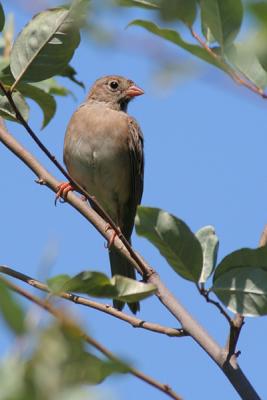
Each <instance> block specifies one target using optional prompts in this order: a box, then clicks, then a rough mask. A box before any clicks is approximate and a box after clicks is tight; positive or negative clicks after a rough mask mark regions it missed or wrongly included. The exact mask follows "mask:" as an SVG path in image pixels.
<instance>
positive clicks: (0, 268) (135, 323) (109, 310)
mask: <svg viewBox="0 0 267 400" xmlns="http://www.w3.org/2000/svg"><path fill="white" fill-rule="evenodd" d="M0 272H2V273H3V274H6V275H9V276H12V277H13V278H16V279H19V280H20V281H22V282H25V283H27V284H28V285H30V286H33V287H35V288H37V289H40V290H42V291H43V292H47V293H51V292H50V290H49V288H48V286H47V285H46V284H44V283H42V282H40V281H38V280H36V279H34V278H31V277H30V276H28V275H25V274H22V273H21V272H19V271H16V270H14V269H12V268H9V267H7V266H5V265H0ZM53 295H54V296H58V297H62V298H63V299H66V300H69V301H71V302H73V303H75V304H81V305H82V306H86V307H90V308H93V309H95V310H98V311H101V312H104V313H105V314H108V315H111V316H113V317H115V318H118V319H120V320H121V321H125V322H128V323H129V324H130V325H132V327H133V328H142V329H146V330H148V331H151V332H156V333H161V334H164V335H167V336H170V337H183V336H188V335H187V334H186V332H185V331H184V330H183V329H176V328H170V327H167V326H162V325H160V324H155V323H153V322H147V321H144V320H142V319H139V318H136V317H134V316H132V315H128V314H126V313H124V312H122V311H119V310H117V309H116V308H114V307H112V306H111V305H109V304H103V303H98V302H96V301H93V300H90V299H88V298H85V297H82V296H77V295H76V294H73V293H70V292H60V293H53Z"/></svg>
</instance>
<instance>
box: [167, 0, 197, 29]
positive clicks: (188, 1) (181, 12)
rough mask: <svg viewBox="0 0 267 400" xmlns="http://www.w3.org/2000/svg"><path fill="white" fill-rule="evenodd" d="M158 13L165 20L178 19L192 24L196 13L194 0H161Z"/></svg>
mask: <svg viewBox="0 0 267 400" xmlns="http://www.w3.org/2000/svg"><path fill="white" fill-rule="evenodd" d="M160 15H161V17H162V19H164V20H166V21H173V20H175V19H178V20H181V21H183V22H184V23H185V24H186V25H189V26H192V25H193V23H194V21H195V19H196V15H197V5H196V0H161V1H160Z"/></svg>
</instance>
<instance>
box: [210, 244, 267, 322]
mask: <svg viewBox="0 0 267 400" xmlns="http://www.w3.org/2000/svg"><path fill="white" fill-rule="evenodd" d="M212 291H213V292H214V293H215V294H216V295H217V296H218V297H219V299H220V300H221V301H222V302H223V303H224V304H225V305H226V306H227V307H228V308H229V309H230V310H232V311H234V312H239V313H240V314H242V315H245V316H257V315H265V314H267V248H266V247H260V248H257V249H248V248H244V249H240V250H237V251H234V252H233V253H231V254H229V255H228V256H226V257H225V258H224V259H223V260H222V261H221V263H220V264H219V265H218V267H217V268H216V270H215V274H214V278H213V287H212Z"/></svg>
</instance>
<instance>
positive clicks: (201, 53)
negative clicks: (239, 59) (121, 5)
mask: <svg viewBox="0 0 267 400" xmlns="http://www.w3.org/2000/svg"><path fill="white" fill-rule="evenodd" d="M128 26H141V27H142V28H145V29H146V30H148V31H149V32H151V33H154V34H155V35H157V36H160V37H161V38H163V39H165V40H168V41H169V42H172V43H174V44H176V45H177V46H179V47H181V48H182V49H184V50H186V51H188V52H189V53H191V54H193V55H194V56H196V57H198V58H200V59H201V60H204V61H206V62H208V63H209V64H212V65H214V66H216V67H217V68H220V69H222V70H224V71H225V68H224V66H223V64H222V63H221V62H220V61H219V60H216V59H215V58H213V57H212V56H211V55H210V54H209V53H207V51H206V50H204V49H203V48H202V47H200V46H196V45H193V44H190V43H187V42H185V41H184V40H183V39H182V38H181V36H180V35H179V33H178V32H176V31H174V30H172V29H164V28H160V27H158V26H157V25H156V24H154V23H153V22H150V21H144V20H135V21H132V22H130V24H129V25H128ZM225 72H227V71H225Z"/></svg>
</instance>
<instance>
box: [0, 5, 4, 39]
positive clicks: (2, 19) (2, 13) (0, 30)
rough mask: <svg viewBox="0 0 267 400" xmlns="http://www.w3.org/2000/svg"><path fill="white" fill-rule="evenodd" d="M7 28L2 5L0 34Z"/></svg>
mask: <svg viewBox="0 0 267 400" xmlns="http://www.w3.org/2000/svg"><path fill="white" fill-rule="evenodd" d="M4 26H5V13H4V9H3V6H2V4H1V3H0V32H2V30H3V29H4Z"/></svg>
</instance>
